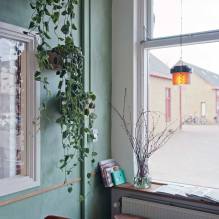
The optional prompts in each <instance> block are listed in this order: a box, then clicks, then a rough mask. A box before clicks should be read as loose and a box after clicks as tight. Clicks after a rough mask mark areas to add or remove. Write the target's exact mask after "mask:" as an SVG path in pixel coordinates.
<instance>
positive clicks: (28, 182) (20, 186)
mask: <svg viewBox="0 0 219 219" xmlns="http://www.w3.org/2000/svg"><path fill="white" fill-rule="evenodd" d="M38 186H40V182H39V181H34V180H33V179H32V178H30V177H28V176H16V177H11V178H7V179H1V180H0V197H2V196H6V195H9V194H13V193H16V192H20V191H23V190H26V189H31V188H34V187H38Z"/></svg>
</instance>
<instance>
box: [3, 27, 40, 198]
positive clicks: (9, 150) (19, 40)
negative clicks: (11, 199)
mask: <svg viewBox="0 0 219 219" xmlns="http://www.w3.org/2000/svg"><path fill="white" fill-rule="evenodd" d="M16 30H17V32H16ZM33 52H34V37H33V36H28V35H26V34H23V33H22V32H21V31H20V29H19V28H16V27H14V26H13V27H12V26H10V25H7V24H3V23H0V195H6V194H9V193H13V192H17V191H19V190H22V189H25V188H30V187H31V186H32V185H34V184H35V185H36V182H37V181H38V180H39V178H38V175H37V171H38V168H37V158H38V157H37V153H38V148H37V138H36V126H35V125H33V124H36V123H37V122H36V120H37V111H38V110H37V109H36V107H37V103H36V101H37V97H36V95H37V93H36V91H37V89H36V85H35V82H34V77H33V73H34V54H33ZM37 183H38V182H37Z"/></svg>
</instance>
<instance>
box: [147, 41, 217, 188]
mask: <svg viewBox="0 0 219 219" xmlns="http://www.w3.org/2000/svg"><path fill="white" fill-rule="evenodd" d="M218 51H219V43H218V42H216V43H209V44H197V45H190V46H184V47H183V61H184V64H187V65H188V66H189V67H191V68H192V74H191V83H190V84H188V85H183V86H178V85H172V81H171V74H170V68H172V67H173V66H174V65H175V64H176V63H178V61H179V57H180V47H169V48H162V49H153V50H150V51H148V52H147V51H146V52H145V55H147V54H148V57H149V66H148V74H149V109H150V111H152V112H153V111H155V112H159V113H160V114H161V118H163V119H161V120H160V122H159V123H157V126H158V127H157V128H158V130H162V128H163V127H165V126H166V125H169V126H170V128H171V129H172V130H175V129H176V128H177V131H176V132H175V133H174V135H173V137H172V138H171V139H170V140H169V141H168V142H167V143H166V144H165V145H164V146H163V147H161V148H160V149H159V150H158V151H157V152H155V154H154V155H152V157H151V158H150V161H149V165H150V173H151V175H152V178H153V179H155V180H159V181H171V182H177V183H184V184H193V185H200V186H204V187H214V188H219V159H218V154H219V144H218V142H219V134H218V133H219V62H218V58H217V54H218ZM181 125H182V127H181Z"/></svg>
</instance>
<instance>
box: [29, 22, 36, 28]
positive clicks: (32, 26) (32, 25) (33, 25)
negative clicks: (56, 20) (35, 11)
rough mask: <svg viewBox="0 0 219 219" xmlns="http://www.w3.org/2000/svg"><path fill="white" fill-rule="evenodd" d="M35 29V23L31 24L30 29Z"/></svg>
mask: <svg viewBox="0 0 219 219" xmlns="http://www.w3.org/2000/svg"><path fill="white" fill-rule="evenodd" d="M34 27H35V23H34V22H33V21H31V22H30V24H29V29H32V28H34Z"/></svg>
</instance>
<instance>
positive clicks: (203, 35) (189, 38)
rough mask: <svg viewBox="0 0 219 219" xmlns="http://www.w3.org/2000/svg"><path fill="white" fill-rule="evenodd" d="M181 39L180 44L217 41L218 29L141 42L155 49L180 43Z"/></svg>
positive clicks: (148, 47)
mask: <svg viewBox="0 0 219 219" xmlns="http://www.w3.org/2000/svg"><path fill="white" fill-rule="evenodd" d="M181 39H182V45H190V44H198V43H210V42H216V41H219V30H215V31H208V32H200V33H193V34H185V35H182V36H180V35H179V36H172V37H165V38H157V39H153V40H147V41H144V42H142V44H143V47H144V48H146V49H155V48H162V47H168V46H177V45H180V43H181V41H180V40H181Z"/></svg>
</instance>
